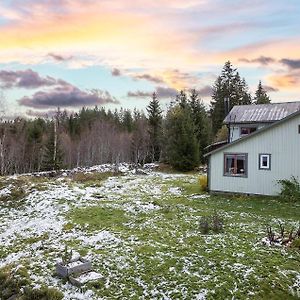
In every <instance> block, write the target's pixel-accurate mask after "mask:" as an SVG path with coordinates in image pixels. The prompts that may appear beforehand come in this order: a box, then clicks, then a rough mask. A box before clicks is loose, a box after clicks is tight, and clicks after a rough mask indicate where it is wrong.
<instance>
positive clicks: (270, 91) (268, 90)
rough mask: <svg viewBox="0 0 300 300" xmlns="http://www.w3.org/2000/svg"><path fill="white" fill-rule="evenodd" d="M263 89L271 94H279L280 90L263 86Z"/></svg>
mask: <svg viewBox="0 0 300 300" xmlns="http://www.w3.org/2000/svg"><path fill="white" fill-rule="evenodd" d="M263 89H264V90H265V91H266V92H269V93H272V92H278V91H279V89H277V88H275V87H272V86H270V85H263Z"/></svg>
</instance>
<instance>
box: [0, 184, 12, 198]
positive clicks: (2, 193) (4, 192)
mask: <svg viewBox="0 0 300 300" xmlns="http://www.w3.org/2000/svg"><path fill="white" fill-rule="evenodd" d="M12 187H13V186H12V185H11V184H10V185H8V186H7V187H5V188H3V189H1V190H0V198H1V197H7V196H9V195H10V194H11V188H12Z"/></svg>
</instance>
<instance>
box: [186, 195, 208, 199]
mask: <svg viewBox="0 0 300 300" xmlns="http://www.w3.org/2000/svg"><path fill="white" fill-rule="evenodd" d="M209 197H210V195H208V194H201V195H199V194H193V195H191V196H190V197H189V198H191V199H206V198H209Z"/></svg>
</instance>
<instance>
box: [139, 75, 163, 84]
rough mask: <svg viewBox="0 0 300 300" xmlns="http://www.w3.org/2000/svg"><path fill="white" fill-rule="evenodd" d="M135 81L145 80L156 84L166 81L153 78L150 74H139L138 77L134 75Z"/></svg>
mask: <svg viewBox="0 0 300 300" xmlns="http://www.w3.org/2000/svg"><path fill="white" fill-rule="evenodd" d="M134 78H135V79H144V80H147V81H150V82H154V83H163V82H164V81H163V80H162V79H161V78H159V77H156V76H152V75H150V74H138V75H134Z"/></svg>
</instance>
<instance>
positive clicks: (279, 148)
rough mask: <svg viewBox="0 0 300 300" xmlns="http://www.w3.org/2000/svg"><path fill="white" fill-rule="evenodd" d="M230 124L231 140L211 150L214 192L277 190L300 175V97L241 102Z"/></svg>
mask: <svg viewBox="0 0 300 300" xmlns="http://www.w3.org/2000/svg"><path fill="white" fill-rule="evenodd" d="M224 123H225V124H226V125H227V126H228V129H229V135H228V143H227V144H225V145H223V146H221V147H219V148H217V149H215V150H213V151H211V152H209V153H207V154H206V155H205V156H206V157H208V188H209V190H210V191H212V192H230V193H246V194H259V195H276V194H278V193H279V191H280V185H279V184H278V180H280V179H290V178H291V176H295V177H299V178H300V102H289V103H277V104H262V105H241V106H235V107H233V108H232V110H231V111H230V113H229V114H228V116H226V118H225V120H224Z"/></svg>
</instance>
